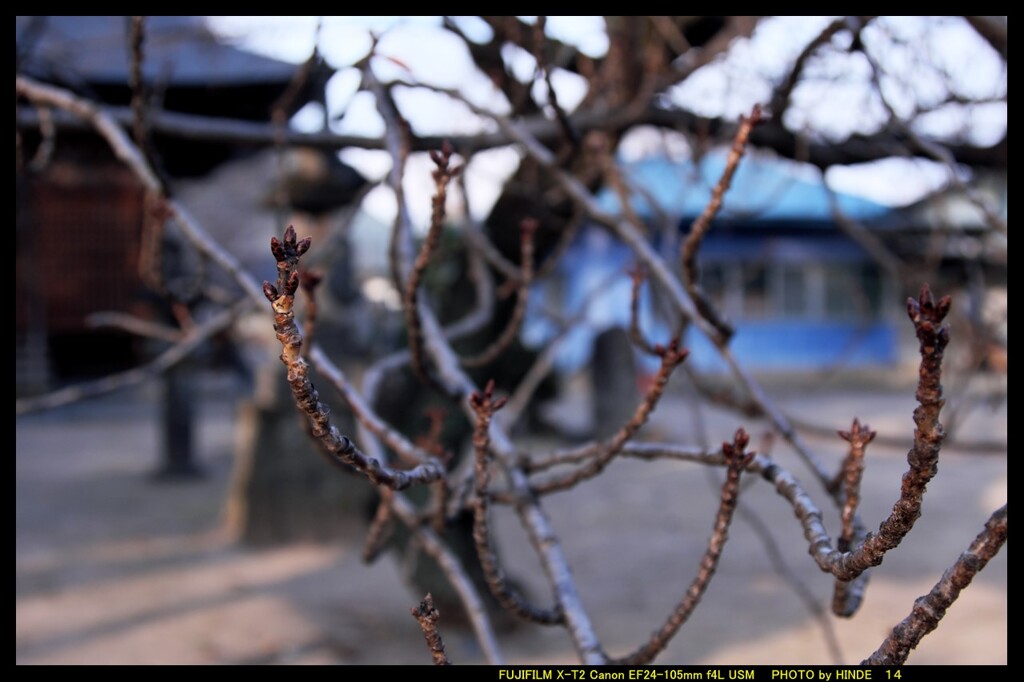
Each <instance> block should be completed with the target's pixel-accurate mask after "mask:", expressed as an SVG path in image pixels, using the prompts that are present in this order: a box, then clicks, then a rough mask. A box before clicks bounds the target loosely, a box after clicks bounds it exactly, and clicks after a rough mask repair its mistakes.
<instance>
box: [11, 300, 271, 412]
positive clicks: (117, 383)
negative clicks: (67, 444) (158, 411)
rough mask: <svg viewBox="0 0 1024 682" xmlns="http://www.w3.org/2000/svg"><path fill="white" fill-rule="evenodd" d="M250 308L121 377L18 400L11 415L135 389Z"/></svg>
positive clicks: (220, 318)
mask: <svg viewBox="0 0 1024 682" xmlns="http://www.w3.org/2000/svg"><path fill="white" fill-rule="evenodd" d="M250 307H251V304H250V303H249V301H247V300H243V301H239V302H238V303H236V304H235V305H234V306H232V307H231V308H228V309H226V310H222V311H220V312H219V313H217V314H216V315H214V316H213V317H211V318H210V319H208V320H206V321H205V322H203V323H202V324H200V325H198V326H196V327H195V328H193V329H192V331H190V332H188V333H187V334H185V335H184V336H183V337H182V338H181V340H180V341H178V342H177V343H176V344H174V345H173V346H171V347H170V348H168V349H167V350H166V351H164V352H163V353H161V354H160V355H158V356H157V357H155V358H154V359H153V360H151V361H150V362H148V363H146V364H145V365H142V366H141V367H136V368H134V369H130V370H128V371H126V372H121V373H120V374H111V375H110V376H106V377H103V378H102V379H97V380H95V381H89V382H86V383H83V384H78V385H76V386H69V387H67V388H62V389H60V390H57V391H53V392H52V393H47V394H45V395H40V396H35V397H33V398H21V399H19V400H17V401H15V403H14V413H15V414H16V415H22V414H28V413H29V412H38V411H39V410H49V409H53V408H55V407H60V406H61V405H68V404H70V403H75V402H78V401H80V400H84V399H86V398H94V397H96V396H100V395H104V394H107V393H113V392H114V391H118V390H120V389H123V388H128V387H129V386H135V385H136V384H141V383H142V382H144V381H146V380H148V379H151V378H153V377H155V376H159V375H160V374H162V373H164V372H166V371H167V370H169V369H170V368H171V367H174V366H175V365H177V364H178V363H179V362H181V361H182V360H184V359H185V358H187V357H188V356H189V355H191V354H192V353H193V352H194V351H195V350H196V349H197V348H199V347H200V346H201V345H202V344H203V342H205V341H206V340H207V339H209V338H210V337H212V336H214V335H215V334H217V333H219V332H221V331H223V330H225V329H227V328H228V327H230V326H231V325H232V323H234V321H235V319H236V318H237V317H238V316H239V315H240V314H242V313H243V312H244V311H246V310H248V309H249V308H250Z"/></svg>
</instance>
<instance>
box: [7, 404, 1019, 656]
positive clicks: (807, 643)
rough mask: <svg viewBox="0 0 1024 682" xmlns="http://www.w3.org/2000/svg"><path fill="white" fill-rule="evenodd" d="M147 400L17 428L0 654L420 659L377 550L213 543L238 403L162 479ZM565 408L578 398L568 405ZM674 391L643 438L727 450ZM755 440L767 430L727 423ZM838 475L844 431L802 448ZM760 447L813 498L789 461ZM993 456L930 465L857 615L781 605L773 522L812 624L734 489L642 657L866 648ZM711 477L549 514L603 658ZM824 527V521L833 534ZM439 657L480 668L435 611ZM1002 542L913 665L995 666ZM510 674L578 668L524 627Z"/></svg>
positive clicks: (1002, 644)
mask: <svg viewBox="0 0 1024 682" xmlns="http://www.w3.org/2000/svg"><path fill="white" fill-rule="evenodd" d="M153 395H154V393H153V390H152V389H150V388H143V389H139V390H136V391H133V392H130V393H123V394H120V395H117V396H109V397H107V398H104V399H101V400H97V401H93V402H90V403H88V404H80V405H75V406H71V407H68V408H64V409H60V410H57V411H53V412H50V413H47V414H42V415H34V416H29V417H24V418H19V419H18V420H17V424H16V426H17V448H16V489H17V504H16V528H17V538H16V544H15V548H16V559H15V563H16V585H15V618H16V643H15V660H16V662H17V663H19V664H34V663H289V664H298V663H313V664H317V663H320V664H326V663H351V664H427V663H429V661H430V657H429V653H428V651H427V649H426V647H425V646H424V643H423V638H422V636H421V634H420V632H419V629H418V626H417V625H416V622H415V621H414V619H413V618H412V617H411V616H410V615H409V609H410V608H411V607H412V606H414V605H415V604H416V603H417V602H418V599H419V598H420V596H421V595H418V594H414V593H413V591H412V590H411V589H410V588H408V587H406V585H405V583H404V582H403V580H402V577H401V575H400V574H399V570H398V568H397V563H396V562H395V561H393V560H392V559H391V558H390V557H385V558H383V559H382V560H380V561H378V562H377V563H375V564H373V565H370V566H367V565H364V564H363V563H362V562H361V560H360V557H359V554H360V550H361V543H362V540H363V537H364V534H365V528H364V526H363V525H362V524H361V523H358V522H355V521H354V522H353V523H352V525H351V529H350V531H349V533H348V536H347V537H345V538H343V539H340V540H338V541H336V542H333V543H330V544H324V545H308V544H302V545H294V546H287V547H280V548H276V549H269V550H261V551H255V550H249V549H244V548H240V547H237V546H235V545H234V544H233V543H232V542H231V539H230V538H229V537H228V536H227V534H226V532H225V531H224V530H223V503H224V499H225V491H226V488H227V485H228V481H229V478H230V473H231V467H232V449H233V439H234V437H235V434H234V432H233V423H234V419H233V417H234V414H235V408H236V403H235V401H236V399H237V396H235V395H233V393H232V392H231V391H229V390H223V389H222V390H215V391H211V392H209V393H208V394H206V395H204V398H203V402H202V407H201V411H202V417H201V420H200V431H199V434H198V444H199V450H200V457H201V461H202V465H203V467H204V469H205V470H206V473H207V476H206V477H205V478H204V479H202V480H200V481H195V482H191V483H178V484H168V483H157V482H154V481H153V480H152V479H151V477H150V474H151V472H152V471H153V470H154V468H155V466H156V464H157V454H156V444H157V442H158V434H157V430H156V418H157V405H156V402H155V400H154V398H153ZM779 402H780V404H782V405H783V406H785V408H786V409H787V410H789V411H791V412H792V413H795V414H803V415H814V421H816V422H818V423H821V424H823V425H826V426H828V427H830V428H833V429H835V428H848V426H849V423H850V419H851V417H852V416H854V415H857V416H858V417H860V418H861V419H862V420H864V421H867V422H868V423H869V424H870V425H871V426H872V427H873V428H875V429H876V430H878V431H879V432H880V433H883V434H894V435H902V436H903V437H906V436H907V434H909V433H911V429H912V423H911V421H910V415H911V411H912V408H913V394H912V391H902V392H898V393H894V392H889V391H884V392H877V391H876V392H868V391H864V390H859V389H853V390H845V391H835V390H826V391H824V392H822V391H820V390H817V391H815V392H813V393H812V392H810V391H809V390H807V389H794V388H790V389H786V390H783V391H782V393H781V394H780V396H779ZM563 409H569V410H570V411H571V410H573V409H578V408H573V407H572V405H569V407H568V408H566V407H564V406H563ZM1005 409H1006V408H1005V403H1003V404H1002V405H1001V406H997V407H992V406H986V405H980V406H979V407H977V409H975V410H974V411H973V412H972V413H971V416H970V418H969V419H968V420H967V422H966V423H965V424H964V425H963V427H961V429H960V431H959V432H958V437H961V438H968V439H970V438H975V439H984V440H997V441H998V440H1002V441H1003V442H1005V439H1006V424H1007V422H1006V411H1005ZM692 414H693V413H692V410H690V409H689V404H688V402H687V399H686V398H685V396H681V395H670V396H667V398H666V400H665V401H664V403H663V404H662V405H661V406H660V407H659V409H658V411H657V413H656V414H655V417H654V419H653V420H652V423H651V425H650V427H649V429H648V430H647V431H646V434H647V435H648V436H649V437H650V438H651V439H666V438H671V439H675V440H677V441H680V442H690V443H694V442H697V439H698V437H699V436H698V434H699V431H700V430H703V431H704V432H706V434H707V438H709V439H710V440H711V441H712V442H720V441H721V440H723V439H725V438H727V437H728V436H729V434H731V432H732V431H733V430H734V429H735V428H736V426H738V425H739V424H740V421H739V420H738V418H737V417H735V416H732V415H727V414H724V413H719V412H717V411H715V410H712V409H709V408H704V409H703V410H702V412H701V414H700V417H699V420H694V419H693V417H692ZM743 424H744V426H746V427H747V429H748V430H749V431H751V433H752V434H753V442H754V444H755V445H760V443H761V435H762V433H763V431H764V428H763V426H762V425H759V424H758V423H757V422H752V421H749V420H747V421H744V422H743ZM811 443H812V445H813V446H814V447H815V448H816V450H817V451H818V452H820V453H821V456H822V457H823V458H825V459H827V461H829V462H831V463H835V462H837V461H838V459H839V458H840V457H841V456H842V454H843V448H842V443H841V442H840V441H839V440H838V439H837V438H825V439H819V438H815V439H811ZM905 453H906V448H900V447H883V446H879V445H877V444H873V445H872V446H871V447H870V449H869V452H868V463H867V473H866V475H865V481H864V485H863V497H864V500H863V503H862V505H861V514H862V516H863V518H864V519H865V522H866V523H867V524H868V525H869V526H870V527H875V526H877V524H878V522H879V521H880V520H881V519H882V518H883V517H884V515H885V514H886V513H887V512H888V510H889V508H890V507H891V505H892V502H893V501H894V500H895V499H896V498H897V496H898V491H899V485H900V476H901V475H902V472H903V471H904V469H905V467H906V462H905V459H904V456H905ZM772 454H773V456H774V457H776V458H777V459H778V460H779V461H780V462H781V463H782V464H783V465H784V466H786V467H787V468H789V469H790V470H792V471H794V472H795V473H796V475H797V476H798V477H799V478H801V479H802V480H804V481H805V482H807V486H806V487H807V488H808V490H809V491H810V492H811V494H812V496H814V497H815V499H816V500H817V501H818V502H819V504H820V505H822V506H823V507H824V508H825V509H826V510H828V509H829V508H828V507H827V506H826V505H824V503H823V502H822V497H821V495H820V490H819V489H818V488H817V487H816V486H815V485H813V484H811V483H810V475H809V474H808V473H807V471H806V469H803V468H802V467H801V466H800V464H798V463H797V461H796V460H795V459H794V457H793V456H792V455H791V454H790V453H788V452H787V451H786V450H785V448H783V447H782V446H780V445H778V444H776V445H775V446H774V448H773V450H772ZM1006 472H1007V465H1006V457H1005V452H1004V453H1002V454H969V453H966V452H964V451H962V450H957V449H955V448H947V449H945V450H944V451H943V457H942V460H941V461H940V466H939V474H938V476H937V477H936V479H935V480H934V481H933V483H932V484H931V485H930V486H929V489H928V494H927V496H926V498H925V503H924V515H923V517H922V519H921V520H920V522H919V523H918V526H917V527H915V528H914V531H913V532H912V533H911V534H910V536H909V537H908V538H907V539H906V540H905V541H904V543H903V545H901V546H900V547H899V548H897V549H896V550H895V551H893V552H892V553H891V554H890V555H888V556H887V557H886V559H885V562H884V564H883V565H882V566H880V567H878V568H877V569H875V570H874V572H873V575H872V579H871V582H870V585H869V587H868V592H867V599H866V601H865V604H864V606H863V608H862V610H861V612H860V613H859V614H858V615H857V616H856V617H854V618H853V619H851V620H848V621H844V620H838V619H835V618H833V617H831V616H827V617H826V619H825V620H826V621H827V623H828V627H829V628H831V629H832V631H833V635H834V638H835V639H836V640H837V641H838V647H839V649H840V651H839V652H836V651H834V650H833V649H831V648H830V647H829V646H828V645H827V643H826V642H827V639H826V630H825V629H824V628H823V627H822V625H821V624H820V621H819V619H818V618H817V617H816V616H814V615H812V613H811V612H810V610H809V608H808V606H807V605H806V604H805V603H804V602H803V601H801V599H800V598H798V597H797V596H795V593H794V591H793V589H792V588H791V587H790V586H789V584H788V583H787V580H786V579H785V578H784V577H783V576H782V574H780V572H779V570H778V567H777V566H775V565H773V562H772V559H771V556H772V555H771V554H770V553H769V552H767V551H766V549H765V545H764V542H765V540H764V535H763V534H759V532H757V531H756V530H755V528H756V527H763V528H767V529H768V532H769V533H770V536H771V537H772V538H773V539H774V542H775V543H776V545H777V547H778V550H779V553H780V554H781V556H782V557H784V562H785V564H786V565H787V566H788V570H789V571H791V572H792V574H793V575H795V576H797V577H798V578H799V581H800V582H801V583H802V584H803V585H804V586H805V588H806V590H808V591H809V592H810V593H812V594H813V595H814V597H816V603H817V604H818V605H819V606H820V607H824V608H826V609H827V604H828V603H829V599H830V593H831V588H832V581H831V580H830V579H829V577H828V576H827V575H825V574H823V573H821V572H820V571H819V570H818V569H817V567H816V566H815V565H814V564H813V562H812V560H811V559H810V557H809V556H808V555H807V545H806V542H805V541H804V540H803V537H802V532H801V529H800V527H799V525H798V524H797V522H796V521H795V519H794V518H793V515H792V512H791V511H790V509H789V507H788V506H787V505H785V504H784V503H783V502H782V501H781V499H780V498H778V497H777V495H776V494H775V493H774V491H773V490H771V489H769V487H768V486H767V485H765V484H764V482H763V481H761V480H759V479H758V480H753V477H751V479H752V480H751V481H749V487H747V488H746V489H745V490H744V492H743V495H742V497H741V500H742V504H743V507H744V509H746V510H747V512H745V513H743V514H740V515H739V516H738V517H737V519H736V520H735V522H734V524H733V527H732V529H731V532H730V542H729V543H728V545H727V546H726V548H725V552H724V556H723V559H722V562H721V564H720V566H719V569H718V573H717V575H716V577H715V579H714V580H713V581H712V583H711V586H710V588H709V590H708V592H707V593H706V594H705V596H704V598H703V600H702V603H701V604H700V606H699V607H698V608H697V610H696V612H695V614H694V616H693V618H692V619H691V620H690V622H689V623H687V624H686V626H684V628H683V630H682V631H681V632H680V634H679V635H678V636H677V637H676V638H675V639H674V640H673V642H672V644H671V645H670V646H669V648H668V650H667V651H666V652H665V653H664V654H662V656H661V657H659V659H658V661H657V662H659V663H680V664H773V663H808V664H813V663H836V662H840V661H841V662H845V663H855V662H858V661H860V660H861V659H862V658H864V657H865V656H867V655H869V654H870V653H871V652H873V651H874V650H875V648H876V647H877V646H878V645H879V643H880V642H881V641H882V639H883V638H884V636H885V634H886V633H887V631H888V629H889V628H891V627H892V626H893V625H894V624H895V623H897V622H898V621H899V620H901V619H902V618H903V617H905V616H906V615H907V614H908V613H909V612H910V609H911V607H912V605H913V602H914V599H915V598H917V597H918V596H920V595H922V594H925V593H926V592H927V591H928V590H929V589H930V588H931V587H932V585H933V584H934V583H935V581H936V580H937V579H938V578H939V576H940V575H941V574H942V572H943V570H945V568H947V567H948V566H949V565H950V564H952V562H953V561H954V560H955V559H956V557H957V556H958V555H959V554H960V553H961V552H962V551H963V550H964V549H965V548H966V547H967V546H968V544H969V543H970V542H971V540H972V539H973V538H974V537H975V535H976V534H977V533H978V532H979V531H980V530H981V529H982V527H983V524H984V522H985V520H986V519H987V518H988V516H989V514H990V513H991V512H992V511H993V510H994V509H995V508H996V507H997V506H999V505H1001V504H1002V503H1004V502H1005V500H1006ZM718 475H719V472H717V471H715V472H712V471H708V470H706V469H705V468H703V467H700V466H698V465H693V464H686V463H680V462H654V463H643V462H638V461H623V462H616V463H615V464H613V465H612V466H611V467H610V468H609V470H608V471H607V472H606V473H605V475H603V476H601V477H599V478H598V479H596V480H594V481H591V482H589V483H588V484H586V485H584V486H581V487H578V488H576V489H573V490H572V491H569V492H565V493H561V494H558V495H555V496H553V497H551V498H549V499H548V500H546V503H545V508H546V510H547V511H548V513H549V516H550V517H551V519H552V523H553V525H554V528H555V530H556V532H557V533H558V534H559V536H560V538H561V540H562V542H563V545H564V549H565V552H566V554H567V556H568V558H569V561H570V564H571V566H572V569H573V572H574V575H575V577H576V579H577V580H578V585H579V588H580V592H581V596H582V599H583V602H584V605H585V606H586V607H587V609H588V612H589V614H590V616H591V618H592V620H593V622H594V623H595V628H596V631H597V635H598V636H599V638H600V639H601V642H602V645H603V647H604V648H605V650H606V651H608V652H610V653H612V654H623V653H626V652H627V651H629V650H631V649H632V648H633V647H635V646H636V645H638V644H639V643H640V642H641V641H642V640H643V639H645V638H646V637H647V635H648V633H650V632H652V631H653V630H655V629H656V628H658V627H660V625H661V623H662V621H663V620H664V618H665V616H666V615H667V614H668V612H669V611H670V609H671V607H672V606H673V605H674V604H675V602H676V601H677V600H678V599H679V597H680V595H681V594H682V593H683V592H684V591H685V589H686V587H687V585H688V584H689V581H690V580H691V579H692V576H693V575H694V573H695V571H696V569H697V562H698V561H699V558H700V556H701V553H702V551H703V549H704V545H705V543H706V540H707V537H708V535H709V533H710V529H711V525H712V521H713V517H714V513H715V506H716V502H715V500H716V499H717V491H716V489H717V487H718V483H717V482H716V480H717V479H716V477H717V476H718ZM837 519H838V514H836V515H835V516H834V517H827V518H826V525H827V526H828V527H829V529H830V531H833V532H834V531H835V528H836V527H837V523H838V521H837ZM496 523H497V527H498V533H499V534H500V537H501V540H502V543H503V546H504V547H503V549H504V555H505V556H506V557H508V558H509V559H510V564H511V567H510V571H511V572H512V573H513V574H515V575H516V576H517V578H518V579H519V580H521V581H522V582H524V583H525V584H526V586H527V588H528V589H529V590H530V591H531V592H532V594H534V595H536V596H538V597H539V600H540V601H548V600H549V599H550V596H549V595H550V592H549V591H548V590H546V588H545V586H544V582H543V580H542V579H540V577H539V573H540V570H539V568H538V565H537V563H536V561H535V560H534V559H533V558H532V557H533V554H532V551H531V550H530V548H529V547H528V544H527V541H526V539H525V537H524V534H523V533H522V531H521V530H519V529H518V528H517V526H516V522H515V519H514V517H513V516H512V515H511V513H509V512H507V511H503V512H500V513H498V514H497V518H496ZM441 628H442V634H443V635H444V638H445V642H446V645H447V649H448V653H449V655H450V657H451V659H452V660H453V661H454V662H456V663H460V662H465V663H479V662H483V659H482V655H481V653H480V650H479V647H478V646H477V645H476V643H475V641H474V640H473V638H472V635H471V633H470V632H469V631H468V630H465V629H462V628H460V627H458V626H456V625H455V624H454V623H452V622H451V620H449V621H448V623H447V624H446V620H445V614H442V619H441ZM1006 631H1007V558H1006V549H1005V548H1004V549H1003V550H1002V552H1001V553H1000V554H999V555H998V556H997V557H996V558H995V559H994V560H993V561H992V562H991V563H990V564H989V566H988V567H987V568H986V569H985V570H984V571H983V572H982V573H981V574H980V575H979V576H978V577H977V579H976V580H975V581H974V583H973V584H972V585H971V586H970V587H969V588H968V589H967V590H965V592H964V593H963V595H962V596H961V598H960V600H959V601H957V602H956V603H955V604H954V605H953V607H952V608H951V609H950V611H949V613H948V615H947V616H946V618H945V620H943V622H942V623H941V625H940V627H939V629H938V630H937V631H935V632H934V633H932V634H931V635H930V636H928V637H926V638H925V639H924V641H923V642H922V644H921V646H920V647H919V648H918V650H916V651H915V652H913V653H912V654H911V657H910V659H909V661H908V662H909V663H916V664H966V663H987V664H1005V663H1006V662H1007V637H1006ZM500 639H501V643H502V649H503V653H504V656H505V658H506V660H507V661H508V662H510V663H538V664H540V663H562V662H565V663H572V662H576V661H577V659H576V657H575V654H574V652H573V650H572V646H571V642H570V641H569V639H568V637H567V636H566V634H565V631H564V630H562V629H560V628H541V627H538V626H529V625H523V626H521V627H518V628H517V629H515V630H514V631H512V632H510V633H503V634H501V635H500Z"/></svg>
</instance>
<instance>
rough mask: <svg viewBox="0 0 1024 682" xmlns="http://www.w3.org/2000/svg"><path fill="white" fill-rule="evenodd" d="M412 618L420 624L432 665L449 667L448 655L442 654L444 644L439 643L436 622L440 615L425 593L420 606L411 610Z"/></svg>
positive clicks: (428, 595) (430, 598)
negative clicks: (432, 660)
mask: <svg viewBox="0 0 1024 682" xmlns="http://www.w3.org/2000/svg"><path fill="white" fill-rule="evenodd" d="M412 616H413V618H415V619H416V621H417V622H418V623H419V624H420V628H421V629H422V630H423V637H424V639H426V640H427V646H428V647H429V648H430V655H431V657H432V658H433V659H434V665H451V661H449V660H448V654H446V653H445V652H444V642H443V641H441V633H440V632H439V631H438V629H437V620H438V618H440V617H441V615H440V614H439V613H438V612H437V609H435V608H434V598H433V597H431V596H430V593H429V592H427V596H425V597H424V598H423V601H421V602H420V605H419V606H417V607H416V608H414V609H413V610H412Z"/></svg>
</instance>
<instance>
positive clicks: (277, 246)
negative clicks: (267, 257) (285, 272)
mask: <svg viewBox="0 0 1024 682" xmlns="http://www.w3.org/2000/svg"><path fill="white" fill-rule="evenodd" d="M270 253H272V254H274V258H275V259H276V260H278V261H283V260H284V259H285V255H284V246H283V245H282V244H281V242H280V240H278V238H277V237H271V238H270Z"/></svg>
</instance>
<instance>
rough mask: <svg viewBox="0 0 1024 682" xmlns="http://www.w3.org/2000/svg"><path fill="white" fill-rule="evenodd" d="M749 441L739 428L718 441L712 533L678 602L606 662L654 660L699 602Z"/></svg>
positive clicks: (725, 535) (723, 536)
mask: <svg viewBox="0 0 1024 682" xmlns="http://www.w3.org/2000/svg"><path fill="white" fill-rule="evenodd" d="M749 442H750V436H749V435H747V432H746V431H744V430H743V429H739V430H738V431H737V432H736V435H735V436H734V437H733V442H732V443H728V442H725V443H722V453H723V454H724V456H725V461H726V475H725V482H724V483H723V484H722V493H721V496H720V498H719V503H718V513H717V514H716V515H715V526H714V532H713V533H712V534H711V537H710V538H709V539H708V546H707V549H706V550H705V551H704V556H703V557H701V560H700V569H699V570H698V571H697V575H696V576H695V577H694V579H693V581H692V582H691V583H690V586H689V588H687V590H686V593H685V594H684V596H683V598H682V599H681V600H680V602H679V604H678V605H677V606H676V608H675V609H674V610H673V611H672V614H671V615H670V616H669V617H668V620H666V621H665V624H664V625H662V626H661V629H660V630H658V631H657V632H655V633H654V635H653V636H652V637H651V639H650V641H648V642H647V643H646V644H644V645H643V646H641V647H640V648H639V649H637V650H636V651H634V652H633V653H631V654H629V655H627V656H624V657H623V658H619V659H612V661H610V662H611V663H614V664H619V665H646V664H648V663H650V662H651V661H653V660H654V658H655V656H657V655H658V654H659V653H661V651H662V650H663V649H664V648H665V647H666V646H667V645H668V643H669V641H670V640H671V639H672V637H674V636H675V634H676V633H677V632H679V628H681V627H682V626H683V623H685V622H686V621H687V620H688V619H689V617H690V614H692V613H693V610H694V609H695V608H696V607H697V604H699V603H700V599H701V597H702V596H704V591H705V590H706V589H707V587H708V584H709V583H710V582H711V578H712V577H713V576H714V575H715V569H717V568H718V560H719V559H720V558H721V556H722V550H723V549H724V548H725V543H726V541H727V540H728V539H729V525H730V524H731V523H732V515H733V512H735V511H736V502H737V499H738V496H739V485H740V473H741V472H742V471H743V470H744V469H745V468H747V466H749V465H750V463H751V462H752V461H753V459H754V453H753V452H751V453H747V452H745V449H746V447H747V443H749Z"/></svg>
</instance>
